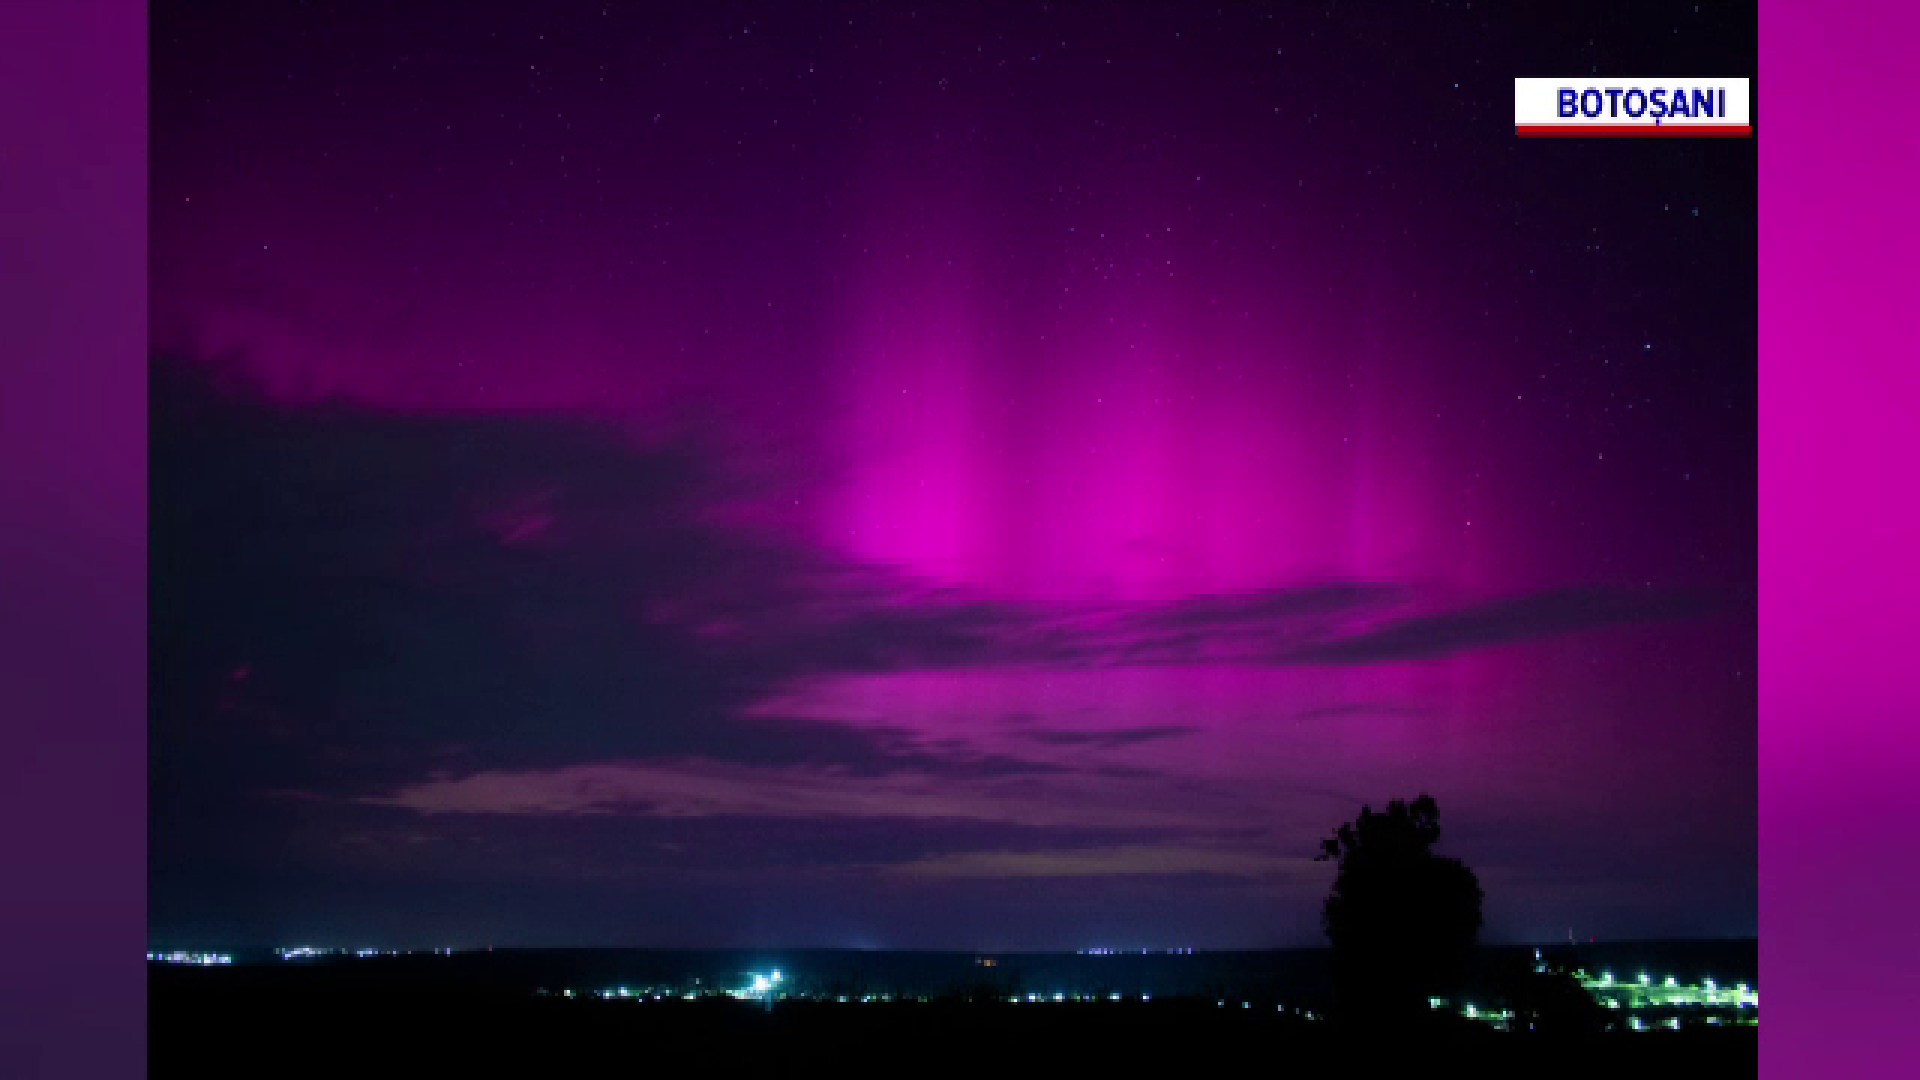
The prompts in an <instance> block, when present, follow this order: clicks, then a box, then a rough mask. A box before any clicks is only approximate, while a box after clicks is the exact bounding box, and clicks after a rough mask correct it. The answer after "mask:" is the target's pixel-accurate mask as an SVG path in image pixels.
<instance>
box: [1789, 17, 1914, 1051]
mask: <svg viewBox="0 0 1920 1080" xmlns="http://www.w3.org/2000/svg"><path fill="white" fill-rule="evenodd" d="M1916 40H1920V6H1917V5H1913V4H1908V3H1900V2H1889V0H1881V2H1875V3H1849V4H1804V3H1793V2H1789V0H1767V2H1763V3H1762V4H1761V5H1760V57H1759V79H1758V80H1757V84H1758V85H1757V87H1756V90H1757V92H1758V93H1763V94H1764V95H1765V98H1766V114H1765V120H1764V123H1763V124H1762V125H1761V126H1760V127H1759V129H1758V131H1757V138H1758V139H1759V140H1760V145H1759V147H1758V150H1759V157H1760V178H1759V182H1760V191H1759V194H1760V281H1759V285H1760V290H1759V292H1760V311H1759V319H1760V357H1759V361H1760V372H1759V375H1760V432H1759V435H1760V521H1759V537H1760V640H1759V673H1760V758H1759V760H1760V777H1759V780H1760V808H1759V810H1760V923H1761V925H1760V980H1761V983H1762V985H1763V988H1764V991H1765V993H1764V996H1765V997H1766V999H1767V1000H1766V1006H1767V1008H1766V1016H1765V1020H1764V1021H1763V1022H1762V1024H1761V1028H1760V1040H1761V1042H1760V1047H1761V1072H1762V1075H1763V1076H1767V1077H1800V1076H1816V1075H1818V1076H1848V1077H1867V1076H1911V1075H1915V1070H1920V1049H1916V1048H1915V1044H1914V1042H1913V1038H1912V1034H1911V1031H1910V1026H1911V1024H1912V1023H1913V1019H1914V1016H1915V1014H1916V1013H1915V1010H1916V1008H1920V983H1916V982H1915V981H1914V979H1913V975H1912V972H1911V970H1910V968H1909V966H1908V965H1909V963H1910V962H1911V961H1912V959H1913V958H1914V956H1915V954H1916V951H1917V950H1916V946H1920V833H1916V830H1915V827H1914V824H1913V815H1912V814H1911V812H1909V811H1908V810H1907V807H1908V806H1909V805H1910V804H1911V800H1912V799H1913V795H1912V792H1914V791H1915V790H1916V788H1920V729H1916V721H1920V701H1916V697H1920V690H1917V689H1916V673H1920V633H1916V632H1915V630H1914V619H1915V616H1916V613H1917V612H1920V562H1917V561H1916V559H1917V556H1916V553H1920V475H1917V474H1916V473H1915V472H1914V468H1915V462H1914V460H1913V459H1914V457H1915V454H1914V451H1915V444H1916V439H1920V210H1917V209H1916V196H1915V190H1916V184H1920V171H1917V169H1920V156H1917V153H1916V137H1920V123H1916V120H1915V116H1916V111H1915V108H1914V106H1913V104H1912V100H1911V85H1912V82H1911V74H1910V72H1911V70H1912V64H1913V58H1912V51H1913V46H1914V42H1915V41H1916Z"/></svg>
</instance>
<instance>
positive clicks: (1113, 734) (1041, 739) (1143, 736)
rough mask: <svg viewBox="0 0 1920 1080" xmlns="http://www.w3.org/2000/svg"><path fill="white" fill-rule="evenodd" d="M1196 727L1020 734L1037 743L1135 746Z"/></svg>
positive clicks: (1165, 726)
mask: <svg viewBox="0 0 1920 1080" xmlns="http://www.w3.org/2000/svg"><path fill="white" fill-rule="evenodd" d="M1195 730H1197V729H1196V728H1192V727H1187V726H1183V725H1180V724H1158V725H1152V726H1148V727H1132V728H1112V729H1108V730H1104V731H1066V730H1051V729H1047V730H1040V731H1026V732H1022V734H1023V735H1024V736H1025V737H1026V738H1029V739H1032V740H1033V741H1034V742H1037V743H1044V744H1046V745H1048V746H1103V747H1117V746H1136V745H1138V744H1140V743H1144V742H1152V741H1154V740H1156V739H1175V738H1179V737H1180V736H1182V735H1186V734H1190V733H1192V732H1193V731H1195Z"/></svg>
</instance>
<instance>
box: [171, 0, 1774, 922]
mask: <svg viewBox="0 0 1920 1080" xmlns="http://www.w3.org/2000/svg"><path fill="white" fill-rule="evenodd" d="M1691 7H1692V5H1669V6H1666V7H1662V8H1659V9H1657V10H1658V11H1659V12H1661V14H1660V15H1659V16H1658V18H1659V19H1663V20H1665V21H1666V22H1667V23H1671V24H1672V25H1673V30H1674V33H1673V34H1672V35H1670V36H1671V37H1672V38H1673V42H1672V44H1671V45H1669V44H1668V43H1666V42H1661V41H1652V42H1650V41H1649V40H1648V38H1647V35H1644V34H1642V33H1640V32H1638V31H1637V30H1636V31H1634V32H1633V33H1627V32H1626V31H1624V30H1620V29H1618V28H1614V27H1613V24H1612V22H1611V17H1610V16H1607V15H1604V14H1596V12H1602V11H1603V10H1604V11H1612V10H1613V9H1612V8H1607V9H1601V8H1598V7H1595V8H1594V9H1593V11H1592V12H1585V13H1579V12H1568V13H1562V14H1561V15H1559V16H1556V18H1559V19H1562V20H1563V21H1562V22H1561V23H1559V24H1557V25H1556V26H1554V27H1549V28H1545V29H1542V28H1541V27H1538V26H1535V25H1533V24H1532V23H1530V22H1525V23H1523V21H1522V18H1521V16H1519V15H1514V16H1511V17H1509V16H1502V15H1497V14H1489V13H1485V12H1482V11H1479V10H1473V9H1469V8H1468V7H1466V6H1465V5H1428V6H1425V7H1423V8H1422V9H1420V10H1419V11H1418V12H1413V11H1393V12H1389V10H1388V9H1386V8H1379V9H1368V8H1365V7H1362V8H1359V9H1356V10H1348V9H1344V8H1343V9H1337V10H1326V9H1321V8H1318V7H1296V6H1293V5H1275V6H1271V7H1263V6H1255V5H1245V6H1235V7H1230V8H1223V9H1221V10H1219V11H1215V10H1214V9H1211V8H1204V7H1192V6H1175V5H1126V6H1118V7H1113V8H1104V9H1098V10H1096V9H1094V8H1091V7H1083V6H1078V5H1072V4H1034V5H1021V6H1012V5H1008V6H998V5H995V6H990V7H989V8H987V9H981V10H979V11H978V12H975V13H962V11H961V10H960V9H957V8H954V7H951V6H949V7H940V6H927V7H918V8H917V7H914V6H908V5H867V4H860V5H851V4H830V5H823V6H821V7H818V8H816V9H814V10H813V11H810V12H805V13H802V12H799V11H795V10H789V9H788V8H787V7H786V6H782V5H760V6H752V5H749V6H741V5H720V6H713V7H705V6H702V7H699V8H693V7H689V8H687V9H685V10H684V11H682V12H680V13H677V14H671V15H669V14H665V13H663V12H662V11H659V10H655V9H654V6H653V5H648V6H644V7H642V6H633V5H619V4H606V5H601V4H587V5H571V4H563V5H550V6H536V5H498V6H493V5H489V6H487V7H486V8H485V10H484V11H476V10H471V9H470V8H468V7H467V6H451V5H439V4H414V5H396V6H394V7H392V8H388V7H383V6H377V5H371V4H355V3H347V4H310V5H278V4H274V5H260V6H258V7H252V8H245V9H235V10H222V11H220V12H218V13H217V14H216V13H214V12H213V11H212V10H211V9H203V8H193V7H189V6H187V5H177V4H163V5H158V6H157V7H156V10H155V13H154V16H153V24H152V25H153V43H154V44H153V50H154V51H153V91H152V132H153V134H152V148H151V161H152V168H153V173H152V182H151V191H150V213H151V237H150V239H151V274H150V289H151V333H152V337H153V348H154V355H155V373H156V376H155V383H154V399H153V432H154V433H153V444H152V454H153V462H154V465H153V468H154V473H153V493H152V508H153V509H152V514H153V545H154V546H153V557H152V563H151V574H152V581H153V585H152V601H153V604H152V618H153V628H152V637H151V640H152V645H151V648H152V653H151V657H152V664H153V676H152V679H153V691H152V710H153V711H152V716H151V721H150V723H151V743H152V762H153V766H152V773H151V785H152V793H153V794H152V801H151V821H152V826H151V845H152V847H151V859H152V862H151V886H152V898H151V917H152V925H153V933H154V935H155V940H156V941H157V942H160V943H162V944H168V943H173V942H174V939H176V938H177V939H179V940H178V942H177V943H178V944H180V945H182V946H183V947H184V946H197V945H202V944H204V945H207V946H209V947H212V946H224V945H229V944H235V943H239V944H277V943H282V942H285V941H290V940H292V939H294V938H296V937H297V938H300V939H302V940H313V941H324V940H330V939H332V938H343V939H351V941H352V942H354V943H360V942H369V943H387V942H390V943H395V944H418V943H425V944H432V945H439V944H484V943H497V944H661V945H670V944H671V945H677V944H715V945H753V944H759V943H764V942H778V943H781V944H790V945H828V946H838V945H870V946H884V947H957V948H970V947H978V948H1025V947H1052V948H1074V947H1079V946H1083V945H1089V944H1096V943H1100V944H1117V945H1121V946H1123V947H1125V946H1133V945H1138V946H1162V945H1198V946H1201V947H1216V946H1246V945H1261V944H1311V943H1314V942H1316V941H1318V940H1319V931H1318V927H1317V925H1316V919H1317V915H1318V906H1317V905H1318V901H1319V898H1320V897H1321V896H1322V895H1323V894H1324V891H1325V888H1326V885H1327V882H1328V880H1329V879H1330V871H1329V870H1328V868H1327V867H1325V866H1324V865H1321V864H1315V863H1313V862H1312V861H1311V856H1312V854H1313V852H1314V851H1315V845H1316V841H1317V839H1318V838H1319V836H1320V835H1321V834H1322V833H1323V832H1324V831H1325V830H1326V829H1327V828H1329V827H1331V826H1332V825H1334V824H1336V823H1337V822H1339V821H1341V820H1343V819H1345V818H1347V817H1350V816H1351V815H1352V814H1353V813H1354V812H1355V810H1357V808H1358V805H1359V804H1360V803H1362V802H1372V803H1374V804H1375V805H1376V806H1377V805H1379V804H1382V803H1384V802H1385V801H1386V800H1387V799H1389V798H1392V797H1396V796H1402V795H1410V794H1412V793H1414V792H1416V791H1419V790H1426V791H1431V792H1432V793H1433V794H1434V795H1435V796H1436V797H1437V798H1438V800H1439V803H1440V806H1441V808H1442V821H1443V824H1444V825H1445V826H1446V838H1445V839H1444V840H1443V847H1445V848H1446V849H1447V850H1448V852H1449V853H1451V854H1455V855H1458V856H1459V857H1461V858H1463V859H1464V860H1466V861H1467V863H1468V864H1469V865H1470V866H1472V867H1473V868H1474V869H1475V870H1476V872H1477V873H1478V874H1479V875H1480V877H1481V880H1482V883H1483V884H1484V885H1485V887H1486V889H1487V892H1488V901H1487V918H1488V933H1489V935H1490V936H1492V937H1498V938H1508V939H1524V938H1553V937H1563V936H1564V935H1565V934H1566V933H1567V932H1568V931H1569V929H1571V930H1572V931H1573V932H1574V933H1576V934H1578V935H1579V936H1581V937H1583V938H1584V937H1586V936H1589V935H1593V936H1599V937H1603V938H1604V937H1654V936H1688V935H1701V936H1714V935H1723V934H1746V935H1750V934H1752V933H1754V932H1755V929H1756V924H1757V915H1756V900H1755V884H1754V878H1755V808H1754V804H1755V777H1754V766H1755V735H1754V710H1755V696H1754V687H1753V652H1754V611H1753V594H1754V589H1753V582H1754V576H1755V554H1754V540H1753V529H1754V519H1755V495H1754V492H1755V479H1756V472H1755V460H1754V458H1755V449H1754V447H1755V444H1754V424H1755V389H1754V368H1753V356H1754V331H1753V315H1754V310H1755V303H1756V301H1755V285H1754V275H1753V273H1752V269H1751V268H1752V265H1753V261H1754V247H1753V245H1754V242H1755V240H1754V229H1755V225H1754V182H1753V169H1754V148H1753V145H1752V144H1751V143H1749V142H1742V141H1733V140H1728V141H1724V142H1723V141H1710V142H1702V143H1692V144H1683V143H1662V142H1649V143H1646V144H1641V143H1638V142H1634V141H1631V140H1628V141H1623V142H1596V143H1583V142H1580V141H1577V140H1574V141H1566V142H1553V143H1547V144H1542V143H1540V142H1531V141H1525V142H1523V141H1521V140H1518V139H1515V138H1514V136H1513V132H1512V129H1511V124H1510V123H1509V121H1508V117H1506V115H1505V113H1504V109H1505V105H1506V101H1507V99H1508V98H1507V95H1508V93H1509V91H1510V85H1509V83H1510V80H1511V78H1512V76H1513V74H1514V73H1515V72H1516V71H1518V70H1520V69H1521V68H1525V67H1527V65H1528V64H1529V63H1532V62H1533V61H1532V60H1531V59H1530V58H1532V57H1537V56H1541V55H1551V56H1554V57H1556V58H1557V59H1556V63H1558V64H1559V66H1561V67H1567V68H1569V69H1572V68H1574V67H1575V66H1576V65H1580V66H1584V65H1588V64H1592V65H1596V66H1598V67H1599V68H1601V69H1602V70H1625V69H1626V68H1629V67H1631V68H1636V69H1640V68H1644V69H1646V70H1654V69H1656V68H1660V69H1662V70H1664V68H1663V67H1662V65H1663V64H1666V63H1667V61H1666V58H1665V56H1664V54H1662V53H1660V52H1659V50H1660V49H1662V48H1669V47H1670V48H1672V49H1676V50H1683V51H1684V54H1685V55H1686V56H1688V57H1689V60H1688V62H1689V63H1691V64H1693V65H1695V66H1698V65H1699V64H1700V63H1702V62H1703V61H1702V60H1701V57H1702V56H1703V54H1705V55H1708V56H1711V57H1712V58H1715V59H1717V60H1719V61H1722V62H1724V65H1725V66H1727V67H1729V68H1732V67H1734V66H1738V65H1750V63H1751V59H1750V58H1751V48H1750V47H1749V48H1747V51H1746V53H1745V54H1742V53H1740V52H1739V51H1738V50H1737V49H1735V48H1734V47H1733V46H1735V45H1738V44H1739V43H1740V42H1741V41H1745V42H1747V43H1748V45H1749V46H1750V44H1751V34H1752V27H1751V23H1750V22H1749V23H1747V24H1746V25H1745V26H1744V28H1743V27H1742V26H1741V25H1739V24H1737V23H1727V22H1724V21H1718V20H1721V19H1722V18H1723V16H1719V15H1715V14H1714V13H1712V12H1711V11H1710V12H1708V13H1707V14H1705V15H1702V14H1699V13H1696V12H1693V11H1692V10H1690V9H1691ZM1654 10H1656V9H1653V8H1649V9H1648V12H1652V11H1654ZM1669 10H1670V11H1671V13H1670V14H1669V13H1668V12H1669ZM1642 16H1644V17H1642ZM1651 18H1654V16H1653V15H1651V14H1648V13H1640V14H1638V15H1636V19H1635V20H1623V21H1622V23H1621V25H1623V26H1625V25H1632V26H1635V27H1639V26H1644V25H1646V24H1647V23H1648V19H1651ZM1742 35H1744V37H1743V36H1742ZM1676 55H1678V54H1676ZM1546 66H1547V67H1553V66H1554V64H1547V65H1546ZM1669 66H1670V65H1669ZM1529 70H1530V69H1529ZM1740 71H1741V72H1744V71H1745V67H1741V68H1740ZM236 938H237V939H238V941H237V942H236V940H235V939H236ZM449 939H452V940H449Z"/></svg>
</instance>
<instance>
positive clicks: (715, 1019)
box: [148, 967, 1758, 1080]
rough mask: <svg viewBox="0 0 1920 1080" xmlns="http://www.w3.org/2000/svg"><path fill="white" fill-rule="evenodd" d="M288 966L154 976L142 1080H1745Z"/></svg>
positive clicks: (1293, 1035) (1529, 1052)
mask: <svg viewBox="0 0 1920 1080" xmlns="http://www.w3.org/2000/svg"><path fill="white" fill-rule="evenodd" d="M326 974H327V973H323V972H317V971H301V970H276V969H242V968H231V969H226V970H194V969H169V968H160V967H156V968H152V969H150V981H149V1034H148V1045H149V1048H150V1057H149V1060H150V1063H151V1075H153V1076H156V1077H166V1076H191V1077H196V1078H198V1077H226V1076H235V1077H239V1076H245V1077H260V1076H328V1077H343V1078H344V1077H355V1078H358V1077H383V1076H405V1077H410V1078H412V1077H423V1076H465V1077H476V1076H512V1077H521V1076H524V1077H542V1078H544V1077H567V1076H576V1075H586V1071H589V1070H591V1071H593V1072H594V1074H595V1075H598V1076H607V1075H621V1076H635V1075H642V1074H648V1073H652V1074H661V1073H668V1072H671V1073H673V1074H678V1075H688V1074H700V1075H721V1076H736V1075H742V1074H744V1073H746V1072H747V1070H756V1071H757V1070H774V1069H777V1070H780V1074H781V1075H801V1076H814V1075H822V1074H824V1075H828V1076H865V1075H876V1074H885V1073H898V1072H902V1071H912V1072H915V1073H929V1072H931V1073H934V1074H938V1075H953V1074H972V1075H977V1076H995V1075H1053V1076H1058V1075H1062V1074H1063V1073H1064V1074H1066V1075H1072V1076H1088V1077H1093V1076H1100V1075H1102V1074H1109V1073H1115V1072H1118V1073H1119V1074H1121V1075H1139V1074H1141V1072H1142V1071H1143V1070H1151V1071H1152V1072H1161V1071H1162V1070H1166V1071H1167V1072H1166V1073H1165V1074H1166V1075H1173V1076H1203V1075H1235V1076H1247V1075H1266V1076H1274V1075H1301V1076H1310V1075H1319V1076H1326V1075H1330V1074H1331V1075H1338V1076H1349V1077H1364V1076H1385V1075H1402V1076H1417V1077H1424V1076H1432V1077H1441V1076H1460V1077H1491V1076H1499V1077H1509V1076H1511V1077H1519V1076H1526V1077H1564V1076H1618V1077H1623V1078H1625V1077H1632V1078H1634V1080H1642V1078H1646V1077H1666V1076H1674V1077H1680V1076H1685V1077H1688V1078H1690V1080H1699V1078H1702V1077H1738V1076H1752V1075H1754V1074H1755V1073H1756V1071H1757V1067H1758V1061H1757V1038H1756V1032H1755V1031H1754V1030H1753V1029H1719V1028H1715V1029H1701V1030H1697V1031H1680V1032H1647V1033H1622V1034H1619V1035H1608V1036H1603V1037H1599V1038H1596V1039H1591V1040H1586V1041H1580V1042H1568V1041H1565V1040H1548V1039H1544V1038H1541V1037H1538V1036H1531V1035H1507V1034H1502V1033H1500V1032H1496V1031H1492V1030H1490V1029H1487V1028H1485V1027H1483V1026H1481V1025H1478V1024H1475V1023H1472V1022H1470V1021H1458V1022H1454V1023H1444V1024H1437V1025H1435V1026H1434V1027H1433V1028H1431V1029H1428V1030H1422V1031H1401V1032H1391V1033H1379V1032H1374V1033H1367V1034H1364V1035H1363V1034H1357V1033H1348V1032H1343V1031H1341V1030H1339V1029H1336V1028H1333V1027H1331V1026H1329V1025H1328V1024H1326V1023H1325V1022H1322V1021H1309V1020H1306V1019H1304V1018H1301V1017H1298V1016H1294V1015H1291V1014H1288V1013H1283V1012H1280V1011H1279V1010H1277V1009H1276V1008H1275V1007H1274V1006H1272V1005H1268V1006H1267V1007H1266V1008H1264V1009H1262V1008H1259V1007H1254V1008H1242V1007H1240V1006H1239V1005H1238V1003H1229V1006H1228V1007H1226V1008H1221V1007H1219V1006H1218V1005H1217V1003H1216V1002H1214V1001H1171V1000H1155V1001H1152V1002H1122V1003H1119V1004H1113V1003H1106V1002H1101V1003H1085V1004H1075V1003H1070V1002H1069V1003H1061V1004H1055V1003H1042V1004H1027V1003H1022V1004H1019V1005H1012V1004H1005V1003H991V1004H968V1003H963V1002H950V1003H941V1002H932V1003H922V1002H896V1003H890V1004H882V1003H872V1004H861V1003H858V1002H850V1003H846V1004H841V1003H838V1002H817V1003H815V1002H781V1003H778V1004H776V1005H774V1006H773V1007H771V1008H768V1007H766V1006H764V1005H754V1004H750V1003H745V1002H737V1001H731V1000H724V999H723V1000H702V1001H693V1002H687V1001H646V1002H638V1001H602V1000H594V999H583V998H575V999H572V1000H568V999H564V998H542V997H534V996H530V995H522V994H511V993H504V992H500V991H498V990H474V989H461V988H458V987H451V986H444V987H426V986H422V985H419V984H408V985H404V986H385V987H383V986H382V985H380V984H379V983H378V982H377V981H374V980H367V979H352V980H349V979H346V978H343V977H331V978H329V977H319V978H316V977H314V976H324V975H326Z"/></svg>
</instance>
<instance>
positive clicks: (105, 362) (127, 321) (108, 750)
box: [0, 0, 147, 1077]
mask: <svg viewBox="0 0 1920 1080" xmlns="http://www.w3.org/2000/svg"><path fill="white" fill-rule="evenodd" d="M146 44H147V41H146V5H145V4H143V3H141V2H140V0H0V731H4V732H5V743H6V744H5V748H4V752H0V1076H23V1077H72V1076H84V1077H92V1076H101V1077H108V1076H112V1077H137V1076H141V1075H144V1073H145V1071H146V1008H145V1003H146V968H145V963H144V961H143V954H144V951H145V938H146V773H147V761H146V485H147V477H146V397H147V395H146V377H145V371H146V363H145V355H146V353H145V340H144V339H145V321H146V319H145V311H146V159H147V140H146V120H147V117H146V105H145V102H146V91H147V49H146Z"/></svg>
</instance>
